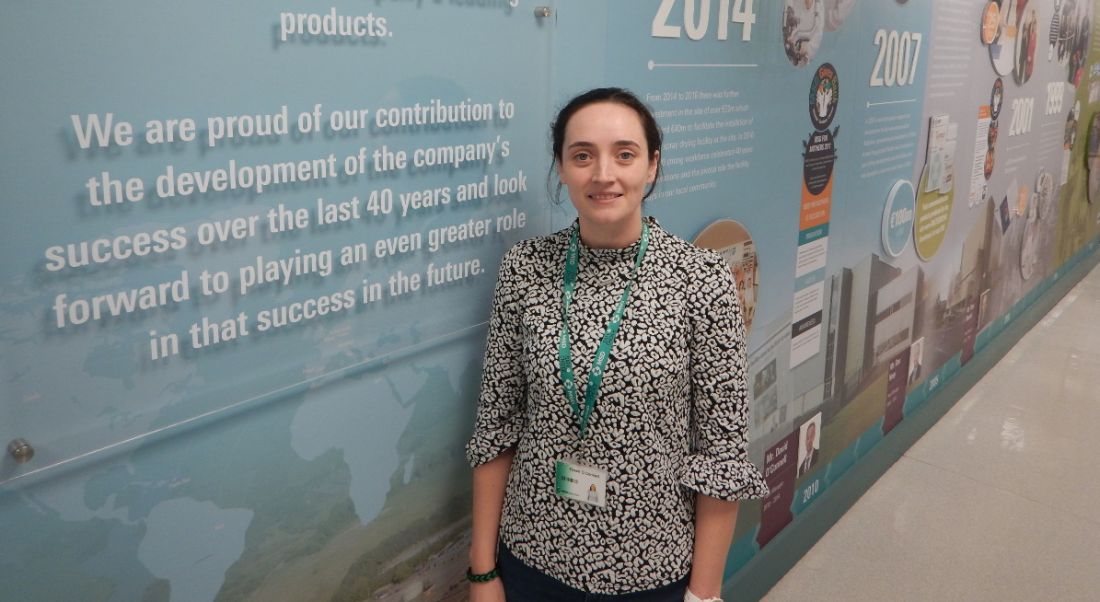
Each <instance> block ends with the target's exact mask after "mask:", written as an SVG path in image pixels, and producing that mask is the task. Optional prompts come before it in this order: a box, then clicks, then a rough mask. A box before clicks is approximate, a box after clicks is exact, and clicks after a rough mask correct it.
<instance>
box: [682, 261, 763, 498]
mask: <svg viewBox="0 0 1100 602" xmlns="http://www.w3.org/2000/svg"><path fill="white" fill-rule="evenodd" d="M705 270H706V271H705V272H704V273H703V274H702V275H703V282H701V283H700V286H699V289H698V290H697V291H696V293H695V295H697V296H696V298H695V300H694V303H693V305H694V306H695V307H696V308H697V310H696V311H695V312H693V313H694V314H695V315H694V317H693V323H692V332H691V404H692V409H691V429H692V445H691V454H690V455H689V456H688V457H687V458H686V460H685V462H684V463H683V466H682V468H681V472H680V475H679V478H680V484H681V485H683V486H685V487H687V488H689V489H693V490H695V491H697V492H699V493H702V494H704V495H708V496H711V497H714V498H719V499H724V500H738V499H752V498H759V497H763V496H765V495H767V493H768V486H767V485H766V484H765V483H764V479H763V477H762V476H761V475H760V471H759V470H757V468H756V467H755V466H753V464H752V463H751V462H750V461H749V460H748V452H747V449H748V389H747V387H746V378H745V371H746V361H745V347H746V341H745V325H744V323H743V321H742V319H741V307H740V303H739V302H738V301H737V298H736V296H735V294H734V291H735V290H736V288H735V287H736V284H735V283H734V280H733V276H732V274H730V270H729V267H728V266H726V264H725V262H724V261H722V259H721V258H720V257H717V256H715V255H713V254H712V255H709V258H708V260H707V261H706V266H705Z"/></svg>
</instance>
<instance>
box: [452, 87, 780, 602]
mask: <svg viewBox="0 0 1100 602" xmlns="http://www.w3.org/2000/svg"><path fill="white" fill-rule="evenodd" d="M551 129H552V134H553V152H554V159H555V167H556V170H557V172H558V176H559V178H560V181H561V183H562V184H563V185H564V186H565V188H566V189H568V192H569V198H570V200H571V201H572V203H573V205H574V207H576V209H577V214H578V219H577V221H576V222H575V223H574V225H573V226H572V227H570V228H567V229H565V230H562V231H560V232H558V233H556V234H552V235H549V236H544V237H540V238H534V239H530V240H526V241H523V242H521V243H519V244H517V245H516V246H515V247H513V248H512V249H511V250H510V251H509V252H508V253H507V254H506V255H505V257H504V259H503V261H502V263H501V268H500V275H499V279H498V281H497V287H496V292H495V296H494V299H493V311H492V316H491V318H490V325H489V338H488V342H487V347H486V354H485V368H484V375H483V378H482V388H481V397H480V401H479V407H478V413H477V420H476V423H475V427H474V434H473V437H472V439H471V440H470V442H469V444H468V445H467V448H466V455H467V459H468V460H469V462H470V464H471V465H472V466H474V467H475V468H474V512H473V540H472V543H471V547H470V569H469V572H468V574H467V576H468V577H469V578H470V580H471V581H472V582H473V583H472V584H471V586H470V598H471V600H473V601H474V602H483V601H499V600H503V599H504V598H505V596H507V599H508V600H511V601H512V602H516V601H523V602H526V601H535V600H537V601H540V602H541V601H553V600H563V601H565V600H583V599H585V598H584V595H585V592H591V593H596V594H604V595H606V596H607V597H606V598H601V599H607V600H622V601H634V602H642V601H654V602H657V601H661V602H664V601H672V600H675V601H677V602H678V601H680V600H693V601H694V600H699V599H703V600H715V599H717V596H719V594H720V590H721V580H722V572H723V569H724V568H725V560H726V553H727V551H728V549H729V545H730V540H731V538H732V535H733V528H734V522H735V521H736V516H737V502H736V500H738V499H745V498H751V497H760V496H762V495H764V494H766V493H767V487H766V486H765V485H764V482H763V480H762V478H761V477H760V474H759V472H757V470H756V469H755V468H754V467H753V466H752V464H751V463H749V462H748V460H747V458H746V451H745V450H746V445H747V442H746V440H745V431H746V428H747V418H746V414H747V409H746V405H745V394H746V393H745V392H746V389H745V344H744V327H743V325H742V321H741V314H740V309H739V307H738V303H737V301H736V300H735V299H736V298H735V284H734V282H733V278H732V276H731V275H730V270H729V268H728V267H727V266H726V265H725V264H724V262H723V261H722V259H721V258H720V257H719V256H718V255H717V254H715V253H713V252H710V251H703V250H700V249H698V248H696V247H694V246H692V245H691V244H689V243H687V242H685V241H683V240H680V239H678V238H676V237H674V236H672V235H671V234H669V233H667V232H665V231H664V230H663V229H661V227H660V226H659V225H658V224H657V223H656V222H655V221H653V220H652V219H643V216H642V201H643V200H644V199H645V198H646V197H647V196H648V195H649V194H650V193H652V191H653V187H654V185H655V184H656V182H657V179H658V177H659V173H660V159H661V131H660V128H659V127H658V126H657V123H656V121H655V120H654V118H653V115H652V114H651V113H650V112H649V110H648V109H647V108H646V107H645V105H644V104H642V102H641V101H639V100H638V99H637V97H635V96H634V95H633V94H631V93H629V92H626V91H624V90H621V89H616V88H601V89H596V90H592V91H589V92H586V93H585V94H582V95H580V96H578V97H576V98H574V99H573V100H572V101H570V102H569V103H568V104H566V105H565V107H564V108H562V110H561V111H560V112H559V114H558V117H557V119H556V120H555V122H554V124H553V125H552V127H551ZM559 191H560V187H559ZM592 488H595V491H596V495H593V496H591V500H592V501H590V498H589V497H588V496H587V495H586V492H587V491H589V490H591V489H592ZM498 541H499V546H498ZM498 552H499V554H498ZM689 572H690V575H689Z"/></svg>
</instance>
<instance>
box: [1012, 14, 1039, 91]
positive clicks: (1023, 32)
mask: <svg viewBox="0 0 1100 602" xmlns="http://www.w3.org/2000/svg"><path fill="white" fill-rule="evenodd" d="M1010 1H1011V0H1010ZM1020 6H1022V8H1021V9H1020V10H1021V11H1022V12H1021V13H1020V22H1019V25H1018V26H1017V28H1016V31H1017V35H1016V65H1015V67H1014V69H1013V76H1014V77H1015V78H1016V83H1018V84H1021V85H1022V84H1024V83H1025V82H1027V80H1029V79H1031V74H1032V72H1033V71H1035V47H1036V46H1038V45H1039V9H1038V8H1036V7H1035V2H1031V3H1028V2H1027V0H1023V4H1022V5H1020Z"/></svg>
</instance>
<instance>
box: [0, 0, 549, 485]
mask: <svg viewBox="0 0 1100 602" xmlns="http://www.w3.org/2000/svg"><path fill="white" fill-rule="evenodd" d="M51 4H52V3H49V2H47V3H37V4H33V5H31V4H28V5H24V6H19V7H11V10H9V11H7V14H6V16H5V32H6V33H5V36H3V40H0V49H2V51H3V53H4V55H5V56H8V57H17V56H18V57H25V60H9V61H5V62H4V65H3V66H2V67H0V79H2V80H3V81H4V82H5V89H7V90H8V91H9V93H8V95H7V100H6V101H5V111H4V112H3V114H2V115H0V133H2V136H0V181H3V182H4V187H5V197H6V198H5V200H6V201H7V202H6V203H5V206H6V208H7V212H8V213H7V215H6V216H5V217H6V219H5V220H4V225H3V226H2V227H3V235H2V236H0V250H2V252H3V257H4V262H3V264H2V265H0V281H2V282H4V294H3V295H2V297H0V316H2V317H0V337H3V350H2V354H3V355H2V356H0V366H2V370H3V371H2V373H0V378H2V380H3V390H4V397H5V399H4V403H3V404H2V407H3V411H4V413H5V415H4V416H3V417H4V420H2V421H0V440H2V441H3V442H5V444H6V442H7V441H9V440H11V439H12V438H14V437H25V438H26V439H27V440H29V441H31V442H33V443H34V445H35V447H36V450H37V455H36V457H35V459H34V460H33V461H32V462H29V463H26V464H22V465H18V466H16V465H14V464H13V463H12V462H10V461H5V462H4V463H3V464H0V484H2V483H9V484H11V483H14V482H16V481H20V480H21V477H23V476H27V475H31V474H38V473H41V472H43V471H47V470H48V469H49V468H51V467H55V466H60V465H64V464H67V463H70V462H71V461H73V460H80V459H83V458H90V457H96V456H98V455H99V454H98V452H102V451H106V450H111V449H117V448H121V447H125V446H128V445H129V444H131V443H139V442H144V441H148V440H149V439H150V438H151V436H152V435H160V434H164V433H169V432H174V431H176V430H178V428H179V427H182V426H184V425H188V424H198V423H199V422H200V421H202V420H208V419H212V418H217V417H219V416H223V415H225V413H226V411H227V410H234V409H240V408H244V407H248V406H253V405H256V404H260V403H264V402H266V401H270V400H274V399H278V398H280V397H282V396H285V395H286V394H289V393H293V392H300V391H302V390H304V389H305V388H307V387H313V386H316V385H318V384H320V383H322V382H324V381H326V380H328V379H332V378H343V377H346V376H349V375H351V374H354V373H355V372H357V371H359V370H361V369H363V368H365V367H371V366H375V367H382V366H384V365H386V363H387V362H390V361H393V360H395V359H397V358H399V357H409V356H410V355H415V354H418V353H420V352H422V351H426V350H428V349H430V348H433V347H436V346H439V345H441V344H443V343H444V342H447V341H451V340H455V339H458V338H466V337H471V336H472V337H475V338H476V337H479V336H481V335H482V334H483V332H484V328H483V326H484V323H485V320H486V317H487V312H488V309H487V308H488V305H489V299H490V296H491V293H492V287H493V282H494V279H495V275H496V269H497V266H498V264H499V259H500V256H501V255H502V253H503V252H504V251H505V250H506V249H507V248H508V247H509V246H510V245H511V244H512V243H514V242H515V241H517V240H519V239H521V238H524V237H527V236H531V235H533V234H535V233H540V232H542V231H545V230H546V229H547V228H548V226H549V221H550V216H549V210H548V209H547V205H546V204H545V201H544V198H545V197H544V195H543V193H542V188H543V186H542V184H543V179H542V178H543V177H545V176H544V174H545V173H546V168H547V166H548V161H547V159H546V155H547V153H546V151H545V150H544V147H545V142H544V140H545V134H544V132H545V124H546V115H548V113H549V108H548V99H549V98H550V94H549V43H550V40H549V38H550V35H551V32H550V27H551V24H552V19H545V18H541V17H539V16H536V15H535V14H533V10H532V7H530V6H527V7H524V8H513V7H512V6H511V3H509V2H507V1H502V2H479V3H472V2H471V3H464V2H447V3H437V2H423V3H420V2H415V3H414V2H390V3H385V4H378V3H371V4H370V5H369V6H367V5H363V6H356V5H348V6H346V7H338V8H335V9H331V10H329V9H325V10H320V9H317V12H310V11H313V10H314V9H312V8H306V7H303V8H301V9H300V10H301V11H305V12H301V13H297V12H293V13H280V12H279V10H278V9H272V8H271V7H270V5H269V4H267V3H261V2H245V3H232V4H225V3H222V2H203V3H201V4H200V5H195V4H194V3H189V4H187V5H160V4H158V5H156V6H155V7H154V6H151V5H149V4H148V3H143V2H136V1H128V2H121V3H114V4H112V5H110V6H109V7H105V6H91V5H89V6H71V5H68V4H61V3H57V6H51ZM546 4H547V5H548V6H549V5H550V4H549V3H546ZM57 14H64V15H65V18H63V19H58V18H56V17H55V15H57ZM459 39H461V40H462V41H461V42H459V41H458V40H459ZM31 57H33V59H31ZM28 61H29V62H28ZM13 91H14V92H13ZM471 347H475V348H476V347H480V344H479V343H478V344H474V345H471ZM474 355H475V356H480V352H477V353H475V354H474ZM371 401H372V400H371V399H364V400H362V402H363V403H365V404H370V403H371Z"/></svg>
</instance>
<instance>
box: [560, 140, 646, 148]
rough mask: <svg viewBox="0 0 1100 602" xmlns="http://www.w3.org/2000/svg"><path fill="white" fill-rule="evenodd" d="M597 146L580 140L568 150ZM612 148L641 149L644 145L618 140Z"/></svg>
mask: <svg viewBox="0 0 1100 602" xmlns="http://www.w3.org/2000/svg"><path fill="white" fill-rule="evenodd" d="M595 146H596V145H595V143H592V142H588V141H586V140H578V141H576V142H574V143H572V144H570V145H569V146H568V147H566V148H575V147H585V148H589V147H595ZM612 146H637V147H639V148H641V146H642V145H641V144H638V143H637V142H635V141H633V140H616V141H615V142H613V143H612Z"/></svg>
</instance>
